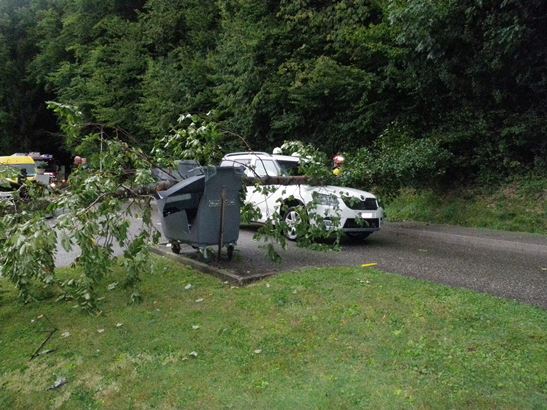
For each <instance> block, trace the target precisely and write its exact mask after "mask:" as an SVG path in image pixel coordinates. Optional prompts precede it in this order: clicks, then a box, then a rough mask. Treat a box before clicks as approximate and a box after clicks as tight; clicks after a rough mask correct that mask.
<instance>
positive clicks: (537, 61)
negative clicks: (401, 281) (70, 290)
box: [0, 0, 547, 184]
mask: <svg viewBox="0 0 547 410" xmlns="http://www.w3.org/2000/svg"><path fill="white" fill-rule="evenodd" d="M48 100H54V101H58V102H62V103H67V104H73V105H76V106H78V107H79V109H80V110H81V111H82V112H83V113H84V115H85V117H86V119H87V120H88V121H89V122H90V123H101V124H107V125H109V126H112V127H119V128H123V129H124V130H126V131H127V132H128V133H130V134H131V135H133V136H134V138H135V140H136V141H138V142H139V143H140V144H142V146H143V147H150V146H151V145H152V143H153V140H154V139H156V138H158V137H162V136H163V135H165V134H166V133H167V132H169V129H170V127H171V126H172V124H174V123H175V122H176V119H177V118H178V117H179V115H180V114H182V113H186V112H191V113H207V112H212V113H213V116H214V118H215V120H216V121H217V122H218V123H219V124H220V128H221V129H222V130H223V131H224V132H225V138H226V147H227V148H230V149H232V148H233V149H237V148H242V147H241V146H240V144H241V138H239V137H236V136H242V137H244V138H245V139H246V140H247V141H248V143H249V144H250V145H251V146H252V147H253V148H255V149H261V150H263V149H271V148H273V147H274V146H276V145H280V144H281V143H282V142H283V141H284V140H301V141H303V142H307V143H313V144H315V145H316V146H319V147H321V149H323V150H324V151H326V152H327V153H329V154H332V153H335V152H337V151H342V152H347V153H355V156H354V157H355V158H359V159H360V160H362V161H364V162H366V161H370V166H371V167H377V168H382V169H383V170H385V169H388V170H390V171H389V173H388V174H389V176H397V177H400V178H401V179H404V178H405V177H406V178H408V179H409V180H411V181H412V182H421V183H426V184H427V183H430V182H431V176H432V175H436V176H438V179H440V180H441V181H442V182H443V183H447V182H451V183H454V182H456V183H458V182H462V181H473V180H477V179H482V180H484V181H488V180H489V179H492V178H500V177H504V176H507V175H511V174H515V173H522V172H529V171H530V170H540V171H544V170H545V167H546V158H547V156H546V141H547V138H546V137H545V136H546V135H547V2H545V1H544V0H527V1H520V0H412V1H407V0H340V1H326V0H0V153H2V154H10V153H12V152H14V151H29V150H33V151H34V150H37V151H42V152H50V153H54V154H56V155H58V156H63V155H65V156H66V157H67V158H68V156H69V155H70V154H71V153H70V152H69V149H68V148H67V147H66V146H65V143H64V140H63V137H62V136H61V134H60V132H59V129H58V125H57V120H56V118H55V116H54V115H53V113H52V112H50V111H48V109H47V108H46V103H45V102H46V101H48ZM350 156H351V155H350ZM386 172H387V171H386Z"/></svg>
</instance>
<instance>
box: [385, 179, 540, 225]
mask: <svg viewBox="0 0 547 410" xmlns="http://www.w3.org/2000/svg"><path fill="white" fill-rule="evenodd" d="M386 211H387V215H388V218H389V220H391V221H422V222H431V223H440V224H452V225H462V226H471V227H481V228H492V229H500V230H505V231H517V232H532V233H539V234H547V179H546V178H519V179H517V180H515V181H513V182H512V183H510V184H506V185H503V186H502V187H499V188H497V189H494V190H492V189H489V190H486V191H485V190H483V189H480V188H476V187H475V188H470V189H466V190H459V191H454V192H449V193H444V194H439V193H437V192H434V191H431V190H421V191H417V190H414V189H405V190H402V191H401V193H400V194H399V196H398V197H396V198H395V199H394V200H393V201H391V202H390V203H389V204H388V205H387V207H386Z"/></svg>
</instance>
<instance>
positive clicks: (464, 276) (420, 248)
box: [57, 221, 547, 308]
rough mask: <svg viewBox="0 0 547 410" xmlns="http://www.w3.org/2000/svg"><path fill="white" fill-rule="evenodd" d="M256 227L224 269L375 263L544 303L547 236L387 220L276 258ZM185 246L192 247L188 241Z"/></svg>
mask: <svg viewBox="0 0 547 410" xmlns="http://www.w3.org/2000/svg"><path fill="white" fill-rule="evenodd" d="M137 223H138V221H135V224H137ZM158 228H159V226H158ZM256 229H257V228H256V227H252V226H251V227H244V228H242V229H241V232H240V237H239V241H238V246H237V248H236V253H235V257H234V259H233V260H232V261H231V262H228V261H224V262H222V267H224V268H227V269H231V270H233V271H236V272H237V273H240V274H243V275H250V274H257V273H270V272H271V273H274V272H275V273H281V272H290V271H293V270H296V269H300V268H304V267H317V266H361V264H365V263H377V264H378V265H377V268H378V269H381V270H383V271H385V272H390V273H395V274H401V275H405V276H411V277H415V278H420V279H425V280H429V281H433V282H437V283H442V284H445V285H449V286H452V287H460V288H467V289H472V290H475V291H479V292H484V293H489V294H492V295H495V296H500V297H505V298H511V299H516V300H518V301H521V302H524V303H528V304H531V305H536V306H540V307H542V308H547V236H541V235H530V234H518V233H508V232H499V231H490V230H483V229H470V228H461V227H451V226H444V225H426V224H417V223H388V224H386V225H384V227H383V229H382V230H381V231H380V232H377V233H374V234H373V235H371V236H370V237H369V238H368V239H366V240H365V241H361V242H352V241H349V240H345V241H343V242H342V251H340V252H334V251H330V252H317V251H311V250H306V249H301V248H298V247H297V246H296V245H295V244H294V243H290V244H289V247H288V249H287V250H280V255H281V257H282V261H281V263H274V262H271V261H270V260H269V259H268V258H267V257H266V253H265V251H264V250H263V249H260V248H259V245H260V244H259V243H258V242H256V241H254V240H253V239H252V237H253V235H254V233H255V232H256ZM119 252H120V251H119V250H118V253H119ZM183 252H195V251H194V250H193V249H192V248H190V247H183ZM77 254H78V251H77V250H74V251H72V252H71V253H70V254H67V253H66V252H64V251H62V250H60V251H59V253H58V255H57V265H58V266H66V265H68V264H70V263H71V262H72V261H73V260H74V257H76V256H77ZM318 280H320V278H318Z"/></svg>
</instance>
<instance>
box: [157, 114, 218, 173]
mask: <svg viewBox="0 0 547 410" xmlns="http://www.w3.org/2000/svg"><path fill="white" fill-rule="evenodd" d="M209 115H210V114H207V116H205V117H203V118H202V117H200V116H198V115H191V114H182V115H180V116H179V118H178V120H177V126H176V127H175V128H173V129H172V130H171V133H170V134H169V135H167V136H165V137H163V138H161V139H158V140H157V141H156V142H155V144H154V145H155V146H154V149H153V150H152V154H153V155H154V156H155V158H156V161H157V162H158V163H159V164H162V165H164V166H169V165H170V164H171V163H172V162H173V161H175V160H181V159H192V160H196V161H198V162H199V163H200V164H202V165H216V164H219V163H220V160H221V159H222V156H223V155H224V154H223V150H222V148H221V143H222V140H223V134H222V133H221V132H220V131H219V130H218V127H217V125H216V124H215V123H214V122H212V121H210V120H209V118H208V117H209Z"/></svg>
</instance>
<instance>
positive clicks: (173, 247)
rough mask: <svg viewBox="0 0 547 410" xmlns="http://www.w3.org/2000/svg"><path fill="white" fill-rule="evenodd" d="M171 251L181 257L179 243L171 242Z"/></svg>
mask: <svg viewBox="0 0 547 410" xmlns="http://www.w3.org/2000/svg"><path fill="white" fill-rule="evenodd" d="M171 251H172V252H173V253H174V254H176V255H180V251H181V249H180V243H178V242H171Z"/></svg>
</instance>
